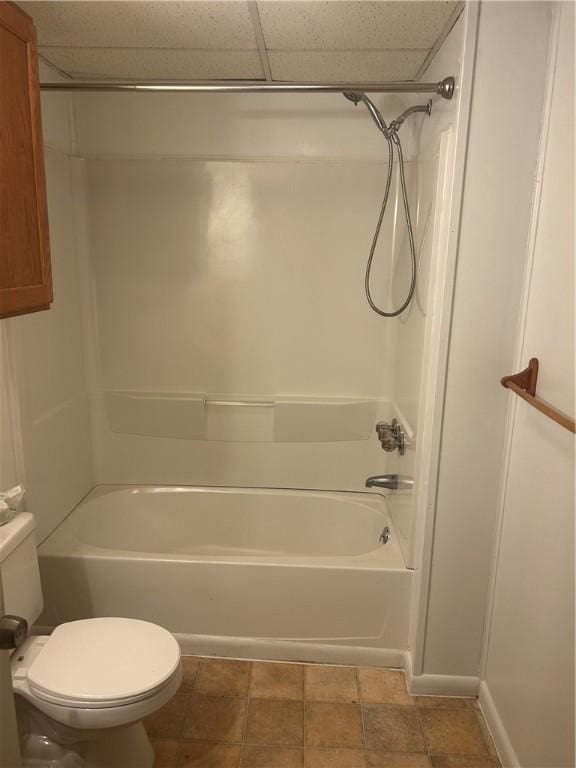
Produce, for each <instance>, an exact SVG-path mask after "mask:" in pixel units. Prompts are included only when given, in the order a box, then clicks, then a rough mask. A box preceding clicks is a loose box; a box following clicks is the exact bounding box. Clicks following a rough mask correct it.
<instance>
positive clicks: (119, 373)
mask: <svg viewBox="0 0 576 768" xmlns="http://www.w3.org/2000/svg"><path fill="white" fill-rule="evenodd" d="M381 106H382V108H383V110H384V112H385V115H386V117H387V118H391V117H392V116H394V115H396V114H397V113H398V112H399V111H401V109H402V108H403V106H404V105H403V104H402V102H401V101H400V100H399V99H397V98H395V97H394V98H392V99H389V100H385V101H383V102H382V104H381ZM75 113H76V125H77V139H78V154H79V155H81V156H82V157H83V158H84V160H83V161H82V166H83V169H84V170H83V175H84V180H85V185H86V205H85V219H86V222H85V228H86V246H87V251H88V254H87V256H88V261H89V263H90V264H91V272H92V277H91V285H90V286H88V290H89V291H90V292H91V293H92V294H93V295H94V307H95V323H94V326H95V329H96V333H95V336H96V339H95V342H96V343H95V345H94V348H93V366H92V368H93V377H92V381H91V388H92V390H93V393H94V394H93V415H94V421H93V423H94V437H95V455H96V473H97V480H98V481H99V482H111V483H122V482H153V483H179V482H181V483H197V484H231V485H272V486H287V487H312V488H337V489H344V490H345V489H350V490H357V489H361V488H363V486H364V481H365V478H366V476H367V475H368V474H373V473H377V472H379V471H384V469H385V466H386V463H385V462H386V456H385V455H383V453H382V451H381V449H380V446H379V444H378V443H377V441H376V439H375V436H374V434H373V431H372V429H370V430H369V432H368V433H367V439H366V440H358V441H344V442H325V443H279V442H273V443H259V442H251V440H252V439H253V432H254V430H253V429H252V428H251V427H250V426H249V425H248V424H247V426H246V436H245V437H244V440H246V441H248V442H238V441H221V440H219V441H218V442H216V441H215V442H211V441H183V440H175V439H169V438H159V437H143V436H134V435H126V434H118V433H114V432H112V431H111V429H110V426H109V423H108V420H107V418H106V414H105V411H104V407H103V402H102V398H101V393H102V392H103V391H107V390H128V391H137V392H155V393H164V394H167V393H175V392H179V393H183V392H184V393H206V394H208V395H212V396H215V395H216V396H218V397H221V396H222V395H224V396H229V397H230V396H231V397H232V399H237V398H241V397H250V396H260V397H264V398H274V397H281V396H309V397H316V398H323V397H336V398H338V397H352V398H354V397H357V398H375V399H378V400H382V401H383V404H382V406H381V409H380V411H379V415H376V416H375V418H374V422H375V421H376V419H377V418H378V417H379V416H380V417H382V416H385V417H387V416H388V415H389V412H390V411H389V406H388V404H387V401H388V400H389V397H390V393H391V389H392V380H393V375H394V371H393V338H394V332H395V326H394V324H393V322H391V321H386V320H382V319H381V318H379V317H377V316H376V315H375V314H373V313H372V311H371V310H370V309H369V307H368V305H367V304H366V301H365V298H364V293H363V276H364V267H365V262H366V258H367V255H368V249H369V245H370V242H371V238H372V234H373V230H374V225H375V222H376V219H377V215H378V211H379V206H380V201H381V195H382V191H383V185H384V181H385V172H386V166H385V163H384V161H385V158H386V154H385V149H386V145H385V142H384V140H383V139H382V137H381V136H380V134H379V133H378V131H377V130H376V128H375V126H374V125H373V124H372V122H371V121H370V119H369V117H368V115H367V113H366V111H365V110H363V109H360V108H356V109H355V108H354V106H353V105H352V104H351V103H350V102H347V101H345V100H344V99H343V98H342V97H341V96H320V97H314V98H312V97H300V96H282V97H275V96H258V95H250V96H241V95H240V96H210V95H209V96H199V97H198V96H192V97H189V96H186V95H177V96H174V95H163V96H160V97H158V96H157V95H152V96H150V95H144V94H137V95H132V94H123V95H121V97H120V98H119V97H118V95H116V94H112V95H111V94H90V95H89V96H86V95H84V96H82V95H80V96H77V97H75ZM418 119H420V118H417V120H418ZM411 147H412V132H411V130H407V131H406V151H407V156H408V157H410V155H411V152H412V149H411ZM80 193H81V189H78V194H80ZM393 198H394V195H392V199H391V206H390V217H389V219H388V220H387V222H386V224H385V226H384V228H383V232H382V240H381V242H382V246H381V248H380V249H379V252H378V256H377V259H378V265H377V267H376V269H375V272H374V283H375V285H377V286H378V285H381V286H382V289H381V290H380V291H379V290H378V289H377V290H376V295H377V297H378V299H379V300H380V301H385V300H386V299H387V298H388V295H387V291H386V285H387V283H388V274H389V273H388V271H387V266H386V265H389V264H390V260H389V257H390V244H391V243H392V247H393V248H398V247H399V245H400V243H399V242H395V241H394V237H395V232H394V226H393V211H394V199H393ZM388 269H389V267H388ZM231 418H234V419H236V418H239V416H238V414H233V415H232V416H231ZM372 427H373V424H372ZM236 434H237V433H236Z"/></svg>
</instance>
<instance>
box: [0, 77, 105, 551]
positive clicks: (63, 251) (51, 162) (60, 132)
mask: <svg viewBox="0 0 576 768" xmlns="http://www.w3.org/2000/svg"><path fill="white" fill-rule="evenodd" d="M43 74H46V73H45V72H44V73H43ZM50 77H51V78H53V77H54V73H50ZM42 117H43V131H44V141H45V149H44V151H45V162H46V177H47V186H48V216H49V226H50V249H51V257H52V274H53V281H54V304H53V305H52V307H51V309H50V310H48V311H46V312H38V313H36V314H32V315H25V316H22V317H17V318H14V319H11V320H10V321H9V322H10V331H11V336H12V341H13V348H14V356H15V361H16V377H17V381H18V389H19V400H20V408H21V428H22V447H23V459H24V466H25V485H26V490H27V503H28V509H29V510H30V511H31V512H33V513H34V514H35V516H36V524H37V540H38V542H41V541H42V540H43V539H44V538H45V537H46V536H47V535H48V534H49V533H50V532H51V531H52V530H53V529H54V528H55V527H56V526H57V525H58V523H59V522H61V520H63V518H64V517H65V516H66V515H67V514H68V513H69V512H70V510H71V509H72V508H73V507H74V506H75V504H76V503H77V502H78V501H79V500H80V499H81V498H82V497H83V496H84V495H85V494H86V493H87V492H88V491H89V490H90V488H91V487H92V485H93V473H92V460H91V438H90V425H89V409H88V398H87V390H86V380H85V373H84V351H83V332H82V322H81V302H82V298H81V296H80V284H79V279H78V269H77V248H76V235H75V226H74V218H73V215H72V210H73V205H72V187H71V176H70V159H69V156H68V154H69V153H70V152H71V149H72V142H73V136H72V128H71V124H70V119H69V110H68V97H67V96H65V95H53V94H50V95H44V96H43V97H42Z"/></svg>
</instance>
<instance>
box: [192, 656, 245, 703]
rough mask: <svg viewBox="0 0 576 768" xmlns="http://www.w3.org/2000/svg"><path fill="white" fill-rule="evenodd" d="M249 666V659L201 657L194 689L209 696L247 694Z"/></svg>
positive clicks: (241, 695) (239, 695)
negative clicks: (234, 659) (233, 659)
mask: <svg viewBox="0 0 576 768" xmlns="http://www.w3.org/2000/svg"><path fill="white" fill-rule="evenodd" d="M250 667H251V662H249V661H230V660H228V659H202V664H201V666H200V672H199V674H198V679H197V680H196V688H195V690H196V692H197V693H205V694H208V695H209V696H238V697H240V698H242V697H244V696H247V695H248V688H249V687H250Z"/></svg>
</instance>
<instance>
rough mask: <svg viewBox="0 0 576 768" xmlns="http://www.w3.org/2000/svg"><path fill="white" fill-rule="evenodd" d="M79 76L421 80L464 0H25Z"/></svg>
mask: <svg viewBox="0 0 576 768" xmlns="http://www.w3.org/2000/svg"><path fill="white" fill-rule="evenodd" d="M19 5H20V6H21V7H22V8H23V9H24V10H25V11H26V12H27V13H29V14H30V15H31V16H32V17H33V18H34V20H35V22H36V27H37V30H38V44H39V48H40V55H41V56H42V57H43V58H44V59H45V60H46V61H47V62H48V63H50V64H52V65H54V66H55V67H57V68H58V69H59V70H61V72H62V73H64V74H66V75H68V76H70V77H72V78H75V79H90V78H92V79H94V78H96V79H128V80H134V79H147V80H153V79H156V80H162V79H165V80H229V79H235V80H238V79H240V80H243V79H246V80H276V81H282V80H302V81H314V80H326V81H338V80H340V81H348V82H351V81H354V80H356V81H367V80H375V81H379V80H413V79H416V78H417V77H419V75H420V74H421V73H422V71H423V70H424V69H425V67H426V63H427V61H428V60H429V59H430V56H431V53H432V52H433V51H434V50H435V48H436V47H437V46H438V44H439V43H440V42H441V41H442V40H443V39H444V37H445V36H446V34H447V33H448V31H449V30H450V28H451V26H452V25H453V23H454V21H455V19H456V18H457V16H458V13H459V12H460V10H461V8H462V3H461V2H436V1H434V0H426V1H425V2H416V1H413V0H410V1H407V2H401V1H396V0H395V1H393V2H387V1H385V0H381V1H380V2H370V1H369V0H356V1H353V2H348V1H347V0H328V2H324V1H323V0H313V1H312V2H307V1H306V0H281V2H277V0H264V2H243V1H242V0H232V1H230V0H201V1H200V2H198V1H192V0H191V1H190V2H179V1H178V0H160V1H156V2H150V1H149V0H143V1H141V0H126V1H125V2H110V0H82V1H81V2H76V1H75V0H65V1H64V2H62V1H60V0H58V1H56V0H44V1H43V2H42V1H40V2H39V1H37V2H20V3H19Z"/></svg>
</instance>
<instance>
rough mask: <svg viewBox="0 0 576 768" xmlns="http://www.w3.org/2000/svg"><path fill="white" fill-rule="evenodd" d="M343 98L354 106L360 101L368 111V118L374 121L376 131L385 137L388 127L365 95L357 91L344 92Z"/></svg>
mask: <svg viewBox="0 0 576 768" xmlns="http://www.w3.org/2000/svg"><path fill="white" fill-rule="evenodd" d="M343 96H345V97H346V98H347V99H348V101H351V102H352V103H353V104H354V105H355V106H356V105H357V104H358V103H359V102H361V101H362V102H364V104H365V106H366V109H367V110H368V112H370V116H371V117H372V120H374V122H375V123H376V125H377V126H378V129H379V130H380V131H382V133H383V134H385V135H386V133H387V131H388V126H387V125H386V123H385V122H384V118H383V117H382V115H381V114H380V112H378V110H377V109H376V106H375V105H374V104H373V102H372V101H370V99H369V98H368V96H366V94H365V93H359V92H358V91H344V92H343Z"/></svg>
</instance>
